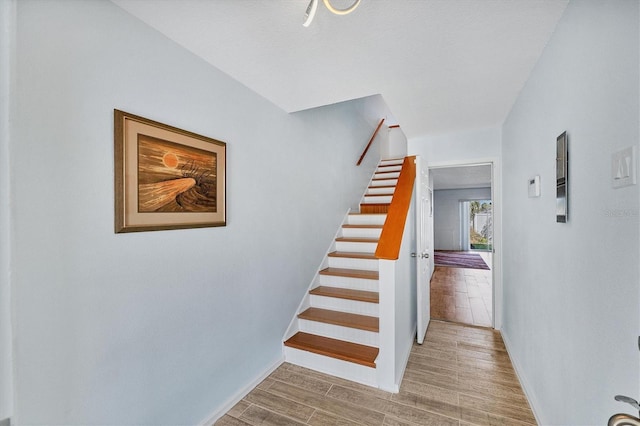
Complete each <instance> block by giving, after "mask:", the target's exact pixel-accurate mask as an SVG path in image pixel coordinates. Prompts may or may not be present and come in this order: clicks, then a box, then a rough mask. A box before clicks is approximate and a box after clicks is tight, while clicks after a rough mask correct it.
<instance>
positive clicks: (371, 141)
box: [356, 118, 384, 166]
mask: <svg viewBox="0 0 640 426" xmlns="http://www.w3.org/2000/svg"><path fill="white" fill-rule="evenodd" d="M382 123H384V118H383V119H382V120H380V122H379V123H378V127H376V131H375V132H373V135H372V136H371V139H369V143H368V144H367V147H366V148H365V149H364V151H362V155H361V156H360V159H359V160H358V162H357V163H356V166H359V165H360V163H362V160H364V156H365V155H367V151H369V147H370V146H371V144H372V143H373V140H374V139H375V138H376V135H377V134H378V130H380V127H382Z"/></svg>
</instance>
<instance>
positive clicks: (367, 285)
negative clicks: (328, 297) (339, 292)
mask: <svg viewBox="0 0 640 426" xmlns="http://www.w3.org/2000/svg"><path fill="white" fill-rule="evenodd" d="M317 281H318V284H319V285H324V286H327V287H338V288H349V289H351V290H364V291H378V288H379V287H378V280H365V279H361V278H349V277H337V276H335V275H318V280H317Z"/></svg>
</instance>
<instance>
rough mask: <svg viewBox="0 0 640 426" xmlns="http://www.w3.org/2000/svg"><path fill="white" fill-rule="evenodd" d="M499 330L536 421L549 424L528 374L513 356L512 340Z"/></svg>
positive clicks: (540, 423)
mask: <svg viewBox="0 0 640 426" xmlns="http://www.w3.org/2000/svg"><path fill="white" fill-rule="evenodd" d="M498 331H500V335H501V336H502V341H503V342H504V346H505V347H506V348H507V353H508V354H509V358H510V359H511V364H512V365H513V369H514V370H515V372H516V377H517V378H518V381H520V387H521V388H522V391H523V392H524V394H525V396H526V397H527V400H528V401H529V405H530V406H531V411H533V416H534V417H535V418H536V422H537V423H538V424H539V425H545V424H548V423H545V422H544V421H543V419H542V417H541V416H540V413H541V412H542V410H540V404H539V403H538V400H537V399H536V397H535V396H534V393H533V392H532V387H531V385H530V384H529V382H528V381H527V380H526V378H525V377H526V376H524V374H522V368H521V367H520V363H519V362H518V359H517V358H515V357H514V356H513V352H512V351H511V350H510V347H511V342H510V341H509V338H508V337H507V335H506V334H504V333H503V332H502V330H498Z"/></svg>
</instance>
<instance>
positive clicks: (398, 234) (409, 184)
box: [376, 155, 416, 260]
mask: <svg viewBox="0 0 640 426" xmlns="http://www.w3.org/2000/svg"><path fill="white" fill-rule="evenodd" d="M415 160H416V157H415V155H412V156H411V157H405V158H404V162H403V163H402V170H401V171H400V177H399V178H398V183H397V185H396V190H395V192H394V193H393V198H392V199H391V205H389V211H388V212H387V218H386V220H385V221H384V226H383V227H382V233H381V234H380V239H379V240H378V247H377V248H376V258H378V259H386V260H398V257H399V256H400V245H401V244H402V234H403V233H404V225H405V223H406V221H407V214H408V213H409V208H410V207H411V196H412V194H413V186H414V182H415V180H416V163H415Z"/></svg>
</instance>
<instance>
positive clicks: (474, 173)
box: [430, 164, 491, 190]
mask: <svg viewBox="0 0 640 426" xmlns="http://www.w3.org/2000/svg"><path fill="white" fill-rule="evenodd" d="M430 171H431V178H432V179H433V189H434V190H439V189H468V188H490V187H491V165H490V164H480V165H470V166H457V167H442V168H432V169H430Z"/></svg>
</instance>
